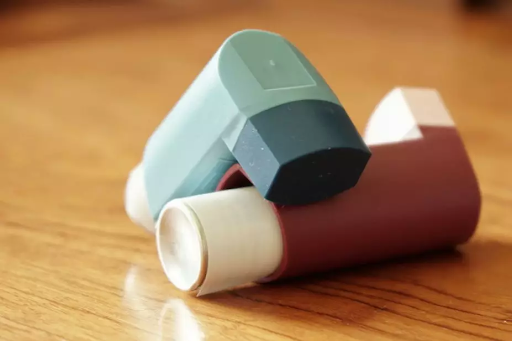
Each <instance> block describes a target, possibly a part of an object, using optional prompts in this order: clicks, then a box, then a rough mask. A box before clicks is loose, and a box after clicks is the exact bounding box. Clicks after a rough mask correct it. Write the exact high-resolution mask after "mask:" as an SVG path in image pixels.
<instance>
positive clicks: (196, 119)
mask: <svg viewBox="0 0 512 341" xmlns="http://www.w3.org/2000/svg"><path fill="white" fill-rule="evenodd" d="M370 155H371V153H370V150H369V149H368V147H367V146H366V144H365V143H364V142H363V140H362V138H361V136H360V135H359V133H358V132H357V130H356V128H355V126H354V125H353V123H352V122H351V120H350V118H349V117H348V115H347V113H346V112H345V110H344V108H343V107H342V105H341V104H340V102H339V100H338V99H337V97H336V95H335V94H334V93H333V91H332V90H331V89H330V88H329V86H328V85H327V84H326V82H325V81H324V79H323V78H322V77H321V76H320V74H319V73H318V72H317V70H316V69H315V68H314V67H313V66H312V65H311V63H310V62H309V61H308V60H307V59H306V58H305V57H304V55H303V54H302V53H301V52H300V51H299V50H298V49H297V48H295V47H294V46H293V45H292V44H291V43H289V42H288V41H287V40H285V39H284V38H283V37H281V36H279V35H277V34H274V33H269V32H264V31H257V30H246V31H241V32H238V33H235V34H234V35H232V36H231V37H229V38H228V39H227V40H226V41H225V42H224V43H223V44H222V46H221V47H220V48H219V50H218V51H217V52H216V53H215V55H214V56H213V57H212V59H211V60H210V61H209V62H208V64H207V65H206V67H205V68H204V69H203V70H202V72H201V73H200V74H199V76H198V77H197V78H196V79H195V80H194V82H193V83H192V85H191V86H190V87H189V88H188V89H187V91H186V92H185V93H184V95H183V96H182V97H181V99H180V100H179V101H178V102H177V103H176V105H175V106H174V108H173V109H172V110H171V112H170V113H169V115H168V116H167V117H166V118H165V119H164V120H163V121H162V123H161V124H160V126H159V127H158V128H157V129H156V130H155V132H154V133H153V135H152V136H151V137H150V138H149V140H148V142H147V145H146V147H145V150H144V155H143V159H142V162H141V164H140V165H139V167H141V169H140V171H139V172H138V174H137V176H140V179H137V180H133V181H137V182H139V184H138V185H137V186H138V187H142V191H141V192H140V191H139V192H138V193H139V194H138V195H141V194H140V193H142V195H145V198H143V199H144V200H142V201H144V203H143V204H146V205H147V210H148V211H149V212H148V213H149V215H150V216H151V218H152V219H153V221H154V220H156V219H157V218H158V215H159V212H160V210H161V209H162V207H163V206H164V205H165V204H166V203H167V202H169V201H170V200H172V199H175V198H181V197H186V196H192V195H197V194H203V193H209V192H212V191H214V190H215V188H216V186H217V184H218V183H219V180H220V178H221V177H222V176H223V175H224V173H225V172H226V170H227V169H228V168H230V167H231V166H232V165H233V164H234V163H237V162H238V163H239V164H240V165H241V166H242V168H243V169H244V171H245V172H246V173H247V175H248V177H249V178H250V179H251V181H252V183H253V184H254V185H255V187H256V188H257V189H258V191H259V192H260V193H261V195H262V196H263V197H265V198H266V199H267V200H270V201H272V202H275V203H277V204H282V205H300V204H310V203H314V202H317V201H320V200H324V199H326V198H329V197H331V196H333V195H336V194H338V193H340V192H342V191H344V190H347V189H349V188H351V187H353V186H354V185H355V184H356V183H357V181H358V179H359V176H360V175H361V173H362V172H363V170H364V167H365V166H366V163H367V161H368V159H369V158H370ZM132 187H133V186H132ZM129 191H130V181H129V184H128V187H127V199H126V200H127V201H128V200H131V199H130V198H131V196H133V195H132V194H130V193H128V192H129ZM140 201H141V198H138V201H137V202H140ZM126 204H127V210H128V206H130V205H132V206H133V205H134V204H133V203H132V204H129V203H128V202H127V203H126ZM132 211H133V210H132ZM129 214H130V212H129ZM132 215H133V214H132ZM132 215H131V216H132ZM136 220H137V219H136Z"/></svg>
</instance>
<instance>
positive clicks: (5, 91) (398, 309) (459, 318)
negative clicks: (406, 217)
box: [0, 0, 512, 341]
mask: <svg viewBox="0 0 512 341" xmlns="http://www.w3.org/2000/svg"><path fill="white" fill-rule="evenodd" d="M180 4H181V5H180ZM204 6H205V2H201V1H191V2H190V4H189V5H184V4H183V2H181V3H179V2H178V1H169V3H166V4H164V2H163V1H152V2H150V3H148V4H141V3H137V2H125V3H124V4H123V3H122V2H116V3H115V4H108V5H107V4H105V2H98V1H93V2H87V5H83V4H82V5H79V2H76V1H74V2H58V5H56V6H55V7H51V6H50V7H38V6H36V5H33V6H32V7H30V8H28V9H19V8H6V9H5V10H3V12H0V32H1V34H0V274H1V275H0V340H7V341H11V340H123V341H124V340H186V341H196V340H457V339H460V340H512V213H511V211H510V209H511V207H512V176H511V174H512V159H511V157H512V133H511V131H512V112H511V111H512V99H511V95H512V93H511V91H512V20H511V17H510V16H509V14H508V13H506V11H505V12H502V13H498V14H493V13H486V14H475V13H473V14H468V13H464V12H462V11H460V9H459V8H457V6H456V3H454V2H451V1H416V2H414V1H396V0H394V1H377V0H375V1H370V0H365V1H324V0H317V1H297V0H295V1H288V2H283V1H281V2H273V1H261V2H260V1H252V2H251V1H246V2H243V4H239V5H237V7H231V6H230V5H229V4H227V5H226V2H223V5H222V6H221V5H219V6H212V5H208V6H209V7H208V9H207V10H204ZM201 9H203V10H201ZM70 18H76V20H75V19H73V20H71V19H70ZM246 27H250V28H263V29H268V30H273V31H276V32H279V33H281V34H283V35H285V36H286V37H287V38H288V39H290V40H291V41H292V42H294V43H295V44H296V45H297V46H298V47H299V48H300V49H301V50H302V51H303V52H304V53H305V54H306V55H307V56H308V57H309V58H310V59H311V61H312V62H313V64H315V65H316V66H317V68H318V69H319V70H320V72H321V73H322V74H323V75H324V76H325V78H326V79H327V81H328V83H329V84H330V85H331V86H332V87H333V89H334V90H335V92H336V93H337V94H338V95H339V97H340V99H341V101H342V102H343V103H344V105H345V107H346V109H347V111H348V112H349V114H350V115H351V116H352V117H353V119H354V121H355V122H356V124H357V126H358V127H359V128H362V127H363V126H364V123H365V121H366V119H367V118H368V116H369V115H370V113H371V111H372V110H373V107H374V106H375V105H376V104H377V103H378V101H379V100H380V99H381V98H382V97H383V96H384V95H385V94H386V93H387V92H388V91H389V90H390V89H392V88H393V87H394V86H397V85H412V86H426V87H435V88H437V89H438V90H439V91H440V93H441V95H442V96H443V98H444V100H445V102H446V104H447V106H448V108H449V109H450V111H451V113H452V114H453V117H454V119H455V121H456V122H457V123H458V125H459V128H460V131H461V134H462V136H463V138H464V139H465V141H466V144H467V148H468V151H469V154H470V156H471V159H472V160H473V162H474V165H475V169H476V172H477V174H478V178H479V180H480V184H481V190H482V194H483V210H482V215H481V221H480V224H479V228H478V232H477V234H476V236H475V237H474V238H473V240H472V241H471V242H470V243H469V244H467V245H465V246H462V247H460V248H459V249H458V251H456V252H448V253H437V254H431V255H425V256H421V257H416V258H410V259H404V260H399V261H396V262H388V263H385V264H379V265H371V266H366V267H362V268H357V269H352V270H345V271H338V272H334V273H329V274H325V275H321V276H315V277H311V278H304V279H299V280H293V281H289V282H285V283H279V284H275V285H266V286H256V287H250V288H245V289H240V290H237V291H233V292H226V293H221V294H215V295H212V296H210V297H208V298H204V299H196V298H194V297H192V296H190V295H188V294H185V293H181V292H178V291H176V290H174V289H173V287H172V286H171V285H170V284H169V283H168V282H167V280H166V278H165V276H164V274H163V272H162V270H161V269H160V265H159V263H158V260H157V255H156V250H155V243H154V240H153V237H152V236H150V235H148V234H146V233H145V232H144V231H143V230H142V229H140V228H137V227H135V226H134V225H133V224H131V223H130V221H129V220H128V219H127V217H126V216H125V213H124V209H123V189H124V185H125V180H126V176H127V174H128V171H129V170H130V169H131V167H132V166H134V165H135V164H136V163H137V162H138V160H139V158H140V157H141V152H142V149H143V146H144V143H145V141H146V139H147V137H148V136H149V135H150V133H151V132H152V131H153V129H154V128H155V127H156V125H157V124H158V123H159V121H160V120H161V119H162V118H163V117H164V116H165V115H166V113H167V111H168V110H169V109H170V108H171V107H172V105H173V103H174V102H175V101H176V100H177V99H178V98H179V96H180V95H181V94H182V92H183V91H184V90H185V89H186V87H187V86H188V85H189V83H190V82H191V81H192V79H193V78H194V77H195V75H197V73H198V72H199V71H200V70H201V68H202V67H203V65H204V64H205V63H206V61H207V60H208V59H209V58H210V57H211V55H212V54H213V53H214V51H215V50H216V49H217V47H218V46H219V44H220V43H221V42H222V41H223V39H224V38H226V37H227V36H228V35H229V34H230V33H232V32H234V31H236V30H239V29H242V28H246Z"/></svg>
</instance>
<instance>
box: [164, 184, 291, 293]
mask: <svg viewBox="0 0 512 341" xmlns="http://www.w3.org/2000/svg"><path fill="white" fill-rule="evenodd" d="M156 226H157V231H156V239H157V247H158V255H159V257H160V261H161V263H162V266H163V268H164V271H165V273H166V275H167V277H168V278H169V280H170V281H171V282H172V283H173V284H174V285H175V286H176V287H177V288H179V289H181V290H186V291H188V290H196V289H198V290H199V291H198V296H200V295H205V294H209V293H213V292H217V291H221V290H226V289H230V288H233V287H235V286H239V285H242V284H246V283H249V282H254V281H257V280H259V279H262V278H265V277H267V276H268V275H270V274H272V273H273V272H274V271H275V269H276V268H277V267H278V266H279V264H280V263H281V258H282V255H283V241H282V236H281V228H280V226H279V222H278V220H277V217H276V216H275V213H274V210H273V209H272V206H271V204H270V203H269V202H267V201H266V200H265V199H263V197H262V196H261V195H260V194H259V193H258V191H257V190H256V189H255V188H254V187H247V188H240V189H233V190H226V191H221V192H216V193H209V194H203V195H198V196H194V197H188V198H182V199H175V200H173V201H171V202H170V203H168V204H167V205H166V206H165V207H164V208H163V210H162V212H161V213H160V218H159V219H158V222H157V225H156Z"/></svg>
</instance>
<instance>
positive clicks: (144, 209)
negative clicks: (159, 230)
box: [124, 163, 155, 233]
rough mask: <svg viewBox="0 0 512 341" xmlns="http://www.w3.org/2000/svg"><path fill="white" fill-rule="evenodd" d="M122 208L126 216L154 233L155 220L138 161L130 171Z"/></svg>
mask: <svg viewBox="0 0 512 341" xmlns="http://www.w3.org/2000/svg"><path fill="white" fill-rule="evenodd" d="M124 208H125V210H126V213H127V214H128V217H130V219H131V221H133V222H134V223H135V224H137V225H139V226H142V227H144V228H145V229H146V230H148V231H149V232H151V233H155V222H154V221H153V217H152V216H151V213H150V212H149V205H148V199H147V195H146V186H145V184H144V169H143V168H142V165H141V164H140V163H139V164H138V165H137V166H135V168H134V169H133V170H132V171H131V172H130V175H129V176H128V182H127V183H126V190H125V194H124Z"/></svg>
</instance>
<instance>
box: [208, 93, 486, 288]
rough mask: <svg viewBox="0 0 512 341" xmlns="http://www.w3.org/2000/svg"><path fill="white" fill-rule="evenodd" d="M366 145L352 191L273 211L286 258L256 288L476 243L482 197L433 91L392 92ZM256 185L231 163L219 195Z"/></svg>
mask: <svg viewBox="0 0 512 341" xmlns="http://www.w3.org/2000/svg"><path fill="white" fill-rule="evenodd" d="M365 139H366V141H367V143H368V144H370V146H371V151H372V154H373V155H372V158H371V159H370V161H369V162H368V165H367V167H366V169H365V171H364V173H363V175H362V176H361V178H360V179H359V182H358V184H357V185H356V186H355V187H354V188H352V189H350V190H349V191H346V192H344V193H342V194H340V195H338V196H335V197H333V198H331V199H328V200H325V201H322V202H319V203H315V204H310V205H304V206H279V205H276V204H272V205H273V208H274V210H275V213H276V215H277V217H278V219H279V223H280V227H281V233H282V238H283V257H282V260H281V263H280V266H279V267H278V268H277V269H276V271H274V273H273V274H271V275H270V276H268V277H266V278H264V279H263V280H261V281H260V282H268V281H273V280H276V279H281V278H286V277H293V276H300V275H305V274H310V273H316V272H322V271H327V270H332V269H336V268H343V267H348V266H353V265H359V264H365V263H370V262H375V261H381V260H386V259H390V258H395V257H398V256H405V255H412V254H418V253H422V252H426V251H429V250H437V249H443V248H447V247H451V246H455V245H457V244H461V243H464V242H466V241H467V240H468V239H469V238H470V237H471V236H472V234H473V233H474V231H475V229H476V226H477V223H478V218H479V214H480V205H481V197H480V191H479V187H478V183H477V179H476V176H475V173H474V171H473V168H472V166H471V162H470V160H469V158H468V155H467V153H466V150H465V148H464V145H463V142H462V140H461V138H460V136H459V134H458V132H457V129H456V127H455V125H454V123H453V121H452V120H451V118H450V116H449V114H448V112H447V110H446V109H445V107H444V105H443V103H442V101H441V99H440V97H439V95H438V94H437V92H436V91H433V90H423V89H395V90H393V91H392V92H391V93H390V94H388V96H387V97H386V98H385V99H384V100H383V101H382V102H381V104H380V105H379V106H378V107H377V109H376V111H375V112H374V114H373V115H372V117H371V118H370V121H369V124H368V126H367V129H366V134H365ZM372 144H373V146H372ZM250 185H251V183H250V181H249V180H248V178H247V177H246V176H245V174H244V171H243V170H242V168H241V167H240V166H239V165H235V166H233V167H232V168H231V169H229V170H228V171H227V173H226V174H225V175H224V177H223V178H222V180H221V181H220V183H219V185H218V188H217V190H224V189H231V188H237V187H245V186H250Z"/></svg>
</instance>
